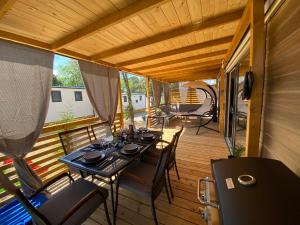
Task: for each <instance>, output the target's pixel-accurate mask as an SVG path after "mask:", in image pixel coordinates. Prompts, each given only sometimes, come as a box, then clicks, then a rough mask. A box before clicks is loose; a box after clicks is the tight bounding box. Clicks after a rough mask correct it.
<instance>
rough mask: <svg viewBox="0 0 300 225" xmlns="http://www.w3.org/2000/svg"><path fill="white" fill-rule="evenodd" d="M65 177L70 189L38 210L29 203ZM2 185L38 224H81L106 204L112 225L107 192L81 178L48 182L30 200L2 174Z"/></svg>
mask: <svg viewBox="0 0 300 225" xmlns="http://www.w3.org/2000/svg"><path fill="white" fill-rule="evenodd" d="M64 177H68V178H69V179H70V184H69V185H68V186H67V187H65V188H64V189H62V190H60V191H59V192H57V193H56V194H54V195H52V196H50V198H49V199H48V200H47V201H46V202H44V203H43V204H42V205H41V206H40V207H39V208H35V207H34V206H33V205H32V204H31V203H30V199H31V198H33V197H34V196H36V195H37V194H39V193H41V192H43V191H45V190H46V189H47V188H48V187H49V186H50V185H53V184H55V183H56V182H58V181H59V180H61V179H62V178H64ZM0 182H1V186H3V187H4V188H5V189H6V190H7V191H8V192H9V193H10V194H12V195H14V196H15V197H16V198H17V199H18V200H19V202H20V203H21V204H22V205H23V206H24V208H25V209H26V210H27V211H28V212H29V214H30V215H31V216H32V220H33V222H34V223H33V224H35V225H61V224H63V225H74V224H82V223H83V222H84V221H85V220H86V219H87V218H89V217H90V215H91V214H92V213H93V212H94V211H95V210H96V209H97V208H98V207H100V205H101V204H103V205H104V210H105V215H106V219H107V222H108V224H109V225H111V221H110V218H109V214H108V209H107V204H106V199H107V197H108V191H107V190H106V189H105V188H102V187H99V186H97V185H96V184H94V183H91V182H89V181H86V180H84V179H82V178H81V179H79V180H76V181H74V179H73V178H72V177H71V176H70V175H69V174H68V173H63V174H61V175H59V176H57V177H56V178H54V179H53V180H51V181H49V182H48V183H46V184H45V185H44V186H43V187H41V188H40V189H39V190H37V191H36V192H35V193H34V194H33V195H32V196H30V197H29V198H27V197H25V195H24V194H23V193H22V191H21V190H20V189H18V188H17V187H16V186H15V185H13V184H12V183H11V182H10V181H9V179H8V178H7V177H6V176H5V175H4V174H3V173H2V172H1V171H0Z"/></svg>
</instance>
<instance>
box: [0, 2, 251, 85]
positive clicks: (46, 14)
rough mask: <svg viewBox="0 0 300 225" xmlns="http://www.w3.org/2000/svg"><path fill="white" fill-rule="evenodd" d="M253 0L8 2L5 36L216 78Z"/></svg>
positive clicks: (97, 58) (189, 76)
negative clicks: (241, 20)
mask: <svg viewBox="0 0 300 225" xmlns="http://www.w3.org/2000/svg"><path fill="white" fill-rule="evenodd" d="M245 5H246V0H136V1H134V0H101V1H96V0H1V2H0V38H2V39H6V40H12V41H16V42H19V43H24V44H27V45H31V46H34V47H39V48H43V49H47V50H50V51H53V52H56V53H58V54H63V55H67V56H71V57H74V58H78V59H84V60H89V61H93V62H97V63H100V64H105V65H109V66H113V67H118V68H120V69H121V70H126V71H129V72H132V73H135V74H140V75H144V76H149V77H152V78H156V79H160V80H164V81H167V82H174V81H179V80H194V79H204V78H213V77H216V75H217V73H215V72H214V71H218V69H219V68H220V66H221V62H222V60H223V59H224V58H225V56H226V53H228V49H229V47H230V44H231V42H232V39H233V35H234V33H235V31H236V29H237V26H238V23H239V20H240V18H241V16H242V13H243V9H244V7H245Z"/></svg>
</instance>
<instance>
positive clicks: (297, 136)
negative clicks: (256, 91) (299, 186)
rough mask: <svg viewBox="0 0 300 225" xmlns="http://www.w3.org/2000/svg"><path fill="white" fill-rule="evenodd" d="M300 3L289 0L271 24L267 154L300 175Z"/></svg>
mask: <svg viewBox="0 0 300 225" xmlns="http://www.w3.org/2000/svg"><path fill="white" fill-rule="evenodd" d="M299 10H300V5H299V1H298V0H289V1H285V3H284V4H283V5H282V6H281V8H280V9H279V11H278V12H277V14H276V15H275V16H274V17H273V18H272V19H271V20H270V22H269V23H268V24H267V61H266V64H267V67H266V68H267V73H266V80H265V99H264V113H263V116H264V117H263V130H262V137H263V139H262V140H263V143H262V151H263V156H264V157H268V158H275V159H279V160H281V161H282V162H283V163H285V164H286V165H287V166H288V167H289V168H290V169H292V170H293V171H294V172H295V173H297V174H298V175H300V148H299V146H300V114H299V112H300V100H299V99H300V63H299V58H300V13H299Z"/></svg>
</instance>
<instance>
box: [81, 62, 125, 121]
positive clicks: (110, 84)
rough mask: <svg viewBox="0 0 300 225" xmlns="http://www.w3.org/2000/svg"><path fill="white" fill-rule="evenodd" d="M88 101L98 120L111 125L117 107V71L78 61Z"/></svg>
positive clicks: (118, 83)
mask: <svg viewBox="0 0 300 225" xmlns="http://www.w3.org/2000/svg"><path fill="white" fill-rule="evenodd" d="M79 66H80V70H81V74H82V77H83V81H84V84H85V87H86V90H87V94H88V96H89V99H90V101H91V103H92V105H93V107H94V109H95V111H96V112H97V114H98V116H99V117H100V119H102V120H104V121H108V122H109V124H113V122H114V119H115V115H116V112H117V107H118V91H119V89H120V88H119V85H120V82H119V71H118V70H117V69H113V68H108V67H105V66H101V65H98V64H95V63H90V62H86V61H79Z"/></svg>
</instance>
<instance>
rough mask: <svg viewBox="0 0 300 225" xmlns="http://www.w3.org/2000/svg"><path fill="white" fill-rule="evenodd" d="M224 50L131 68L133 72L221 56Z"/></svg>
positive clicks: (224, 52)
mask: <svg viewBox="0 0 300 225" xmlns="http://www.w3.org/2000/svg"><path fill="white" fill-rule="evenodd" d="M226 52H227V50H220V51H215V52H208V53H203V54H199V55H195V56H189V57H185V58H180V59H175V60H170V61H166V62H161V63H156V64H152V65H147V66H140V67H135V68H131V70H132V71H133V72H135V71H136V72H140V71H144V70H148V69H153V68H156V67H163V66H170V65H173V64H178V63H183V62H190V61H193V60H199V59H205V58H209V57H216V56H223V55H224V54H226ZM145 73H147V72H145Z"/></svg>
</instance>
